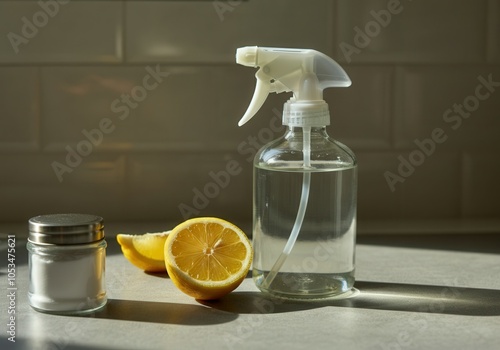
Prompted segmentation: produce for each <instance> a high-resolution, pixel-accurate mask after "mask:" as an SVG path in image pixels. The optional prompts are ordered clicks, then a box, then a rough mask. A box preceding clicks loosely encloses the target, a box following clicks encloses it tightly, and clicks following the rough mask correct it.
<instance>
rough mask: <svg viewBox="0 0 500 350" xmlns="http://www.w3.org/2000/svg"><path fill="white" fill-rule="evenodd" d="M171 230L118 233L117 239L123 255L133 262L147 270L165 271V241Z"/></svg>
mask: <svg viewBox="0 0 500 350" xmlns="http://www.w3.org/2000/svg"><path fill="white" fill-rule="evenodd" d="M169 232H170V231H166V232H157V233H145V234H142V235H129V234H122V233H121V234H118V235H117V236H116V240H117V241H118V243H119V244H120V246H121V248H122V252H123V255H125V258H127V260H128V261H130V262H131V263H132V264H134V265H135V266H137V267H138V268H140V269H142V270H144V271H147V272H163V271H165V270H166V269H165V254H164V252H163V249H164V248H165V241H166V240H167V237H168V234H169Z"/></svg>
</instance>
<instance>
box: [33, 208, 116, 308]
mask: <svg viewBox="0 0 500 350" xmlns="http://www.w3.org/2000/svg"><path fill="white" fill-rule="evenodd" d="M27 249H28V252H29V292H28V298H29V302H30V305H31V307H33V308H34V309H35V310H37V311H41V312H48V313H57V314H85V313H90V312H93V311H95V310H97V309H99V308H101V307H103V306H104V305H105V304H106V301H107V298H106V288H105V281H104V271H105V258H106V241H105V240H104V223H103V219H102V218H101V217H100V216H95V215H86V214H51V215H40V216H36V217H33V218H31V219H30V220H29V238H28V243H27Z"/></svg>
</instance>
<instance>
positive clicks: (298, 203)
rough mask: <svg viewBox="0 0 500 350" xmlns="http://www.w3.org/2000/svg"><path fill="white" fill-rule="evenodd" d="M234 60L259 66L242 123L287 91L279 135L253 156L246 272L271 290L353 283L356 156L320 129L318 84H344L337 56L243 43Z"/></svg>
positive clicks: (303, 292)
mask: <svg viewBox="0 0 500 350" xmlns="http://www.w3.org/2000/svg"><path fill="white" fill-rule="evenodd" d="M236 62H237V63H239V64H242V65H244V66H249V67H259V70H258V71H257V73H256V75H255V77H256V78H257V84H256V88H255V93H254V95H253V98H252V100H251V102H250V105H249V106H248V109H247V111H246V113H245V114H244V116H243V117H242V119H241V120H240V122H239V123H238V125H240V126H241V125H243V124H245V123H246V122H247V121H248V120H250V119H251V118H252V117H253V116H254V115H255V114H256V113H257V112H258V111H259V109H260V108H261V107H262V105H263V104H264V102H265V100H266V98H267V96H268V95H269V93H271V92H275V93H281V92H292V93H293V96H292V97H291V98H290V99H289V100H288V101H287V102H286V103H285V105H284V108H283V124H284V125H286V126H287V130H286V132H285V135H284V136H283V137H281V138H279V139H278V140H275V141H272V142H271V143H269V144H267V145H265V146H264V147H263V148H262V149H260V151H259V152H258V153H257V154H256V156H255V159H254V198H253V245H254V262H253V278H254V281H255V284H256V285H257V287H258V288H259V289H260V290H261V291H263V292H267V293H270V294H272V295H274V296H278V297H284V298H299V299H314V298H324V297H330V296H337V295H340V294H343V293H346V292H348V291H350V290H351V288H352V287H353V285H354V249H355V239H356V191H357V162H356V158H355V156H354V154H353V152H352V151H351V150H350V149H349V148H348V147H346V146H345V145H343V144H342V143H340V142H338V141H335V140H333V139H332V138H330V136H329V135H328V134H327V132H326V126H327V125H329V124H330V113H329V109H328V105H327V103H326V102H325V101H324V100H323V89H325V88H328V87H348V86H350V85H351V80H350V79H349V77H348V76H347V74H346V72H345V71H344V70H343V69H342V67H340V65H339V64H337V62H335V61H334V60H332V59H331V58H329V57H328V56H326V55H324V54H322V53H321V52H318V51H315V50H310V49H283V48H268V47H256V46H248V47H242V48H239V49H238V50H237V52H236Z"/></svg>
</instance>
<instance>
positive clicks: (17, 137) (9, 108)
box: [0, 66, 40, 152]
mask: <svg viewBox="0 0 500 350" xmlns="http://www.w3.org/2000/svg"><path fill="white" fill-rule="evenodd" d="M39 85H40V79H39V74H38V68H36V67H2V66H0V96H1V97H0V152H9V151H14V150H36V149H38V147H39V144H38V143H39V123H40V119H39V109H38V108H37V107H38V100H39Z"/></svg>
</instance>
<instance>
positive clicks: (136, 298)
mask: <svg viewBox="0 0 500 350" xmlns="http://www.w3.org/2000/svg"><path fill="white" fill-rule="evenodd" d="M2 238H5V237H4V236H3V237H2ZM16 241H17V242H16V243H17V248H16V280H15V283H16V287H17V289H16V290H15V295H16V297H15V305H14V308H15V343H13V342H11V341H9V340H8V338H9V337H10V335H9V334H8V333H7V326H6V324H7V323H8V317H9V316H10V315H9V314H8V308H9V303H10V305H12V303H11V302H10V301H9V298H8V296H7V295H8V293H7V288H8V286H7V280H8V276H7V269H6V264H5V261H6V260H7V251H6V243H5V241H4V240H3V241H2V246H1V250H0V251H1V260H2V265H1V270H0V278H1V284H0V285H1V286H2V289H3V291H2V293H1V296H0V312H1V316H0V319H1V324H2V327H1V328H2V332H1V333H0V347H1V348H2V349H226V348H227V349H233V348H235V349H263V348H273V349H287V350H289V349H304V348H308V347H309V348H311V349H335V348H338V349H472V348H478V349H498V344H500V255H499V251H500V236H498V235H497V236H495V235H480V236H471V235H455V236H454V235H446V236H445V237H441V238H439V237H438V236H427V238H426V237H422V236H420V237H419V236H411V237H410V236H408V237H401V236H370V237H358V242H359V243H358V245H357V250H356V263H357V269H356V284H355V287H356V291H355V293H353V295H351V297H349V298H345V299H341V300H335V299H329V300H322V301H310V302H298V301H294V302H292V301H283V300H279V299H271V298H269V297H266V296H265V295H264V294H262V293H260V292H259V291H258V290H257V289H256V287H255V286H254V284H253V281H252V279H251V278H250V277H249V278H247V279H246V280H245V281H244V282H243V283H242V285H241V286H240V287H238V288H237V289H236V290H235V291H234V292H232V293H231V294H229V295H228V296H226V297H224V298H223V299H221V300H219V301H213V302H198V301H196V300H194V299H192V298H190V297H188V296H186V295H184V294H183V293H181V292H180V291H179V290H177V289H176V288H175V287H174V286H173V284H172V282H171V281H170V279H169V278H168V276H167V275H166V274H157V275H153V274H147V273H144V272H142V271H140V270H139V269H137V268H135V267H134V266H132V265H131V264H130V263H129V262H128V261H126V260H125V258H124V257H123V255H122V254H121V252H120V250H119V247H118V245H117V244H116V241H115V238H114V237H108V238H107V241H108V244H109V246H108V250H107V260H106V286H107V292H108V303H107V305H106V306H105V307H104V308H103V309H102V310H101V311H98V312H95V313H93V314H90V315H87V316H80V317H76V316H57V315H50V314H43V313H39V312H37V311H35V310H33V309H31V308H30V306H29V305H28V300H27V287H28V266H27V254H26V248H25V243H26V240H25V238H21V237H16Z"/></svg>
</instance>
